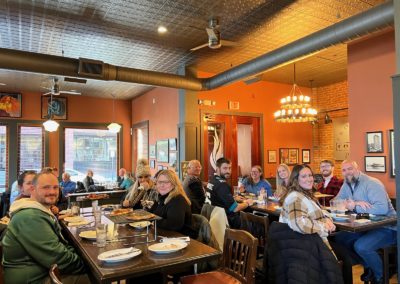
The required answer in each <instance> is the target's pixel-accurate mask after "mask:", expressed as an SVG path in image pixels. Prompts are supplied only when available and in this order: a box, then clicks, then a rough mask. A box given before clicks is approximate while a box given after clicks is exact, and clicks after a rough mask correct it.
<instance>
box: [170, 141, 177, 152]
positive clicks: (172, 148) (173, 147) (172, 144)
mask: <svg viewBox="0 0 400 284" xmlns="http://www.w3.org/2000/svg"><path fill="white" fill-rule="evenodd" d="M176 149H177V148H176V138H170V139H169V150H170V151H176Z"/></svg>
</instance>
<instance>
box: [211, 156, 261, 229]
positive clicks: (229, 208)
mask: <svg viewBox="0 0 400 284" xmlns="http://www.w3.org/2000/svg"><path fill="white" fill-rule="evenodd" d="M216 166H217V168H216V172H215V173H214V177H213V178H212V179H211V180H210V181H209V183H208V184H207V193H208V194H209V198H210V201H211V205H214V206H218V207H222V208H224V209H225V212H226V215H227V217H228V222H229V226H230V227H231V228H233V229H239V228H240V226H241V222H240V215H239V212H240V211H241V210H244V209H246V208H247V207H249V206H250V205H252V204H253V200H252V199H244V198H243V197H241V196H236V197H235V198H236V200H235V198H233V195H232V189H231V186H230V185H229V184H228V183H227V182H226V180H227V179H229V178H230V177H231V167H232V165H231V161H229V160H228V159H226V158H219V159H218V160H217V162H216Z"/></svg>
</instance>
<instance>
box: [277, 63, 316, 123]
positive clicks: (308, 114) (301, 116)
mask: <svg viewBox="0 0 400 284" xmlns="http://www.w3.org/2000/svg"><path fill="white" fill-rule="evenodd" d="M293 66H294V67H293V73H294V75H293V87H292V90H291V91H290V94H289V96H287V97H285V98H282V99H281V101H280V103H281V107H280V110H278V111H276V112H275V113H274V117H275V120H276V121H277V122H290V123H291V122H307V121H311V122H312V121H315V120H317V110H316V109H314V108H312V107H311V99H310V97H309V96H305V95H303V93H302V92H301V90H300V88H299V87H298V86H297V85H296V64H293Z"/></svg>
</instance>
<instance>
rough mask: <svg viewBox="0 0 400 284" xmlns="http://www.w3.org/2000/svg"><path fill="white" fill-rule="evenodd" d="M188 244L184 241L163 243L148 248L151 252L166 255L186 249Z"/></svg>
mask: <svg viewBox="0 0 400 284" xmlns="http://www.w3.org/2000/svg"><path fill="white" fill-rule="evenodd" d="M187 245H188V244H187V243H186V242H182V241H174V242H163V243H157V244H154V245H151V246H149V247H148V249H149V251H152V252H154V253H159V254H164V253H172V252H176V251H178V250H181V249H184V248H185V247H187Z"/></svg>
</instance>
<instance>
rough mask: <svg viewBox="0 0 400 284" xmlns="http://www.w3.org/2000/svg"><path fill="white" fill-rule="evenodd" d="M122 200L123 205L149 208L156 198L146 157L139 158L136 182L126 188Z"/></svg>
mask: <svg viewBox="0 0 400 284" xmlns="http://www.w3.org/2000/svg"><path fill="white" fill-rule="evenodd" d="M128 190H129V192H128V194H127V195H126V197H125V200H124V201H123V202H122V206H124V207H133V208H134V209H139V208H142V207H143V208H144V209H150V208H151V207H152V206H153V204H154V202H155V201H156V200H157V190H156V188H155V184H154V182H153V181H152V180H151V173H150V166H149V163H148V161H147V160H146V159H139V160H138V162H137V166H136V182H135V183H134V184H133V186H131V188H130V189H128Z"/></svg>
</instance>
